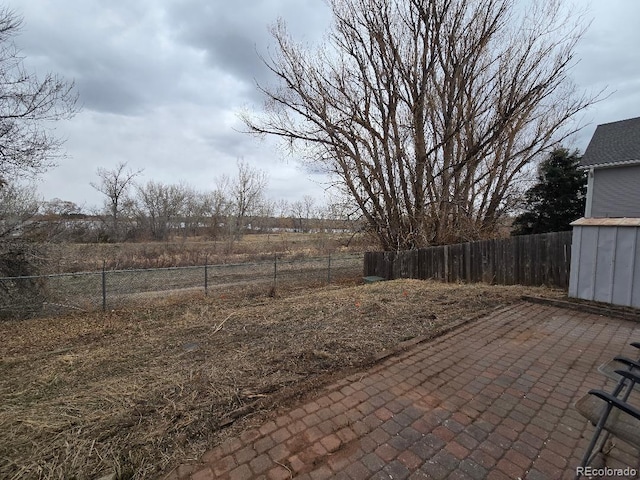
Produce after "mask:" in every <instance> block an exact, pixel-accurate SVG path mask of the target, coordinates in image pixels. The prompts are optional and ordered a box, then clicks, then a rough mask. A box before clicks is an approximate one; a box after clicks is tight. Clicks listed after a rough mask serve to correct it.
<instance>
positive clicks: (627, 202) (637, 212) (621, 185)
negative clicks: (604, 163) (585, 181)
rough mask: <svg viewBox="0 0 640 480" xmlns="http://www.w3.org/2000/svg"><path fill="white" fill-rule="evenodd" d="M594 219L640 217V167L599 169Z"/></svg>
mask: <svg viewBox="0 0 640 480" xmlns="http://www.w3.org/2000/svg"><path fill="white" fill-rule="evenodd" d="M590 214H591V215H590V216H592V217H604V218H606V217H640V165H634V166H629V167H616V168H597V169H595V171H594V178H593V199H592V203H591V212H590Z"/></svg>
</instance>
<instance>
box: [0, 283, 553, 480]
mask: <svg viewBox="0 0 640 480" xmlns="http://www.w3.org/2000/svg"><path fill="white" fill-rule="evenodd" d="M523 294H529V295H542V296H552V297H561V296H563V295H564V294H563V292H559V291H552V290H548V289H539V288H523V287H501V286H488V285H459V284H441V283H434V282H427V281H417V280H396V281H392V282H380V283H376V284H372V285H364V286H363V285H359V286H358V285H342V286H341V287H337V286H332V287H324V288H317V289H313V290H306V291H302V290H300V289H298V290H294V291H290V292H288V291H286V290H284V289H282V290H280V291H279V292H278V296H277V297H269V296H267V295H265V294H264V293H258V292H256V293H255V294H251V292H247V291H243V290H242V289H239V288H238V289H233V290H229V291H225V292H219V293H218V294H217V295H211V296H209V297H208V298H204V297H202V296H201V295H194V296H193V298H191V299H190V300H189V301H188V302H185V299H184V298H182V299H181V300H180V301H179V302H172V301H171V300H164V301H158V300H156V301H155V302H154V303H153V304H150V305H148V306H146V307H142V306H140V307H139V308H136V309H130V310H116V311H112V312H110V313H109V314H106V315H103V314H98V313H96V314H82V315H80V314H77V315H71V316H65V317H62V318H60V317H58V318H55V319H53V318H39V319H31V320H23V321H7V322H3V323H0V336H1V338H2V339H3V342H2V343H1V344H0V398H1V402H0V477H1V478H6V479H18V478H46V479H49V478H55V479H62V478H77V479H94V478H96V477H98V476H99V474H101V473H103V472H117V473H118V475H119V478H134V479H147V478H157V476H158V475H159V473H160V472H163V471H165V472H166V471H167V470H168V469H170V468H171V467H172V466H175V465H177V464H179V463H182V462H186V461H189V460H195V459H197V458H198V457H199V456H200V455H201V454H202V453H203V452H204V451H205V450H206V449H208V448H211V447H212V446H214V445H215V444H217V443H219V442H220V441H221V440H222V439H223V438H224V437H225V436H227V435H229V434H235V433H238V431H239V430H241V429H244V428H247V427H250V426H253V425H257V424H260V423H261V422H262V421H263V420H264V419H265V418H266V417H267V416H269V415H271V414H273V412H274V411H275V410H276V409H277V408H279V407H281V406H285V405H287V404H288V403H290V402H292V401H296V400H297V399H299V398H301V397H302V396H304V395H305V394H308V393H310V392H313V391H314V390H317V389H318V388H319V387H321V386H322V385H324V384H326V383H327V382H328V381H330V380H332V379H335V378H336V377H338V376H342V375H345V374H347V373H350V372H353V371H354V370H357V369H359V368H362V367H364V366H366V365H368V364H370V363H371V362H372V359H373V357H374V355H375V354H376V353H379V352H382V351H384V350H386V349H390V348H393V347H394V346H396V345H397V344H398V343H399V342H401V341H404V340H408V339H411V338H414V337H416V336H423V335H435V334H437V332H438V331H439V330H440V329H442V328H443V327H445V326H446V325H448V324H450V323H451V322H453V321H458V320H460V319H463V318H469V317H474V316H477V315H478V314H481V313H483V312H488V311H489V310H491V309H493V308H495V307H498V306H501V305H505V304H508V303H512V302H515V301H518V300H519V299H520V296H521V295H523ZM231 420H235V421H233V422H232V421H231Z"/></svg>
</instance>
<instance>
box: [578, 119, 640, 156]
mask: <svg viewBox="0 0 640 480" xmlns="http://www.w3.org/2000/svg"><path fill="white" fill-rule="evenodd" d="M580 163H581V164H582V166H583V167H606V166H614V165H628V164H636V163H640V117H636V118H630V119H627V120H620V121H618V122H612V123H605V124H602V125H598V127H597V128H596V131H595V133H594V134H593V137H592V138H591V141H590V142H589V146H587V150H586V151H585V152H584V155H583V156H582V160H581V161H580Z"/></svg>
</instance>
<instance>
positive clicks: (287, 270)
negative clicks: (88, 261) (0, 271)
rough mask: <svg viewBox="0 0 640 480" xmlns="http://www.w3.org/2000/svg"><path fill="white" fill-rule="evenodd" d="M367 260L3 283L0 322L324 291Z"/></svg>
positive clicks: (354, 257) (357, 272)
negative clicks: (236, 291) (180, 297)
mask: <svg viewBox="0 0 640 480" xmlns="http://www.w3.org/2000/svg"><path fill="white" fill-rule="evenodd" d="M362 262H363V254H344V255H333V256H327V257H311V258H310V257H306V258H294V259H287V258H278V257H277V256H274V258H273V260H272V261H269V262H257V263H241V264H223V265H199V266H193V267H170V268H148V269H136V270H106V269H103V270H102V271H97V272H79V273H66V274H56V275H41V276H24V277H0V302H1V303H0V318H11V317H24V316H29V315H34V314H43V315H44V314H47V315H51V314H55V313H64V312H68V311H70V310H81V311H95V310H100V309H102V310H107V309H112V308H115V307H118V306H121V305H124V304H126V303H128V302H131V301H134V300H140V299H145V298H149V299H152V298H154V297H158V296H166V295H168V294H181V293H187V292H197V291H200V292H203V293H204V294H209V293H210V292H212V291H214V290H216V289H220V288H229V287H239V286H250V285H254V286H256V285H264V286H265V288H271V287H273V288H278V287H280V286H291V285H326V284H330V283H332V282H336V281H340V280H342V279H347V278H356V277H359V276H361V274H362Z"/></svg>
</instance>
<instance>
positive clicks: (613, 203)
mask: <svg viewBox="0 0 640 480" xmlns="http://www.w3.org/2000/svg"><path fill="white" fill-rule="evenodd" d="M581 168H583V169H585V170H587V171H588V177H587V178H588V183H587V201H586V208H585V216H584V218H581V219H579V220H576V221H575V222H573V223H572V226H573V240H572V246H571V277H570V280H569V296H571V297H577V298H582V299H586V300H595V301H600V302H607V303H612V304H615V305H624V306H632V307H636V308H640V117H638V118H631V119H628V120H622V121H618V122H613V123H607V124H604V125H598V127H597V128H596V131H595V133H594V134H593V137H592V139H591V142H590V143H589V146H588V147H587V150H586V151H585V153H584V156H583V157H582V160H581Z"/></svg>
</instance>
